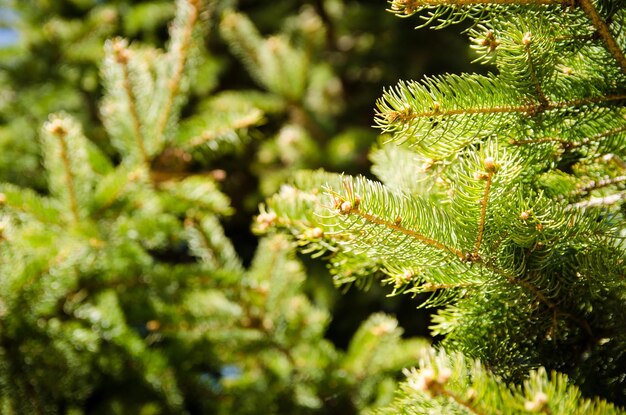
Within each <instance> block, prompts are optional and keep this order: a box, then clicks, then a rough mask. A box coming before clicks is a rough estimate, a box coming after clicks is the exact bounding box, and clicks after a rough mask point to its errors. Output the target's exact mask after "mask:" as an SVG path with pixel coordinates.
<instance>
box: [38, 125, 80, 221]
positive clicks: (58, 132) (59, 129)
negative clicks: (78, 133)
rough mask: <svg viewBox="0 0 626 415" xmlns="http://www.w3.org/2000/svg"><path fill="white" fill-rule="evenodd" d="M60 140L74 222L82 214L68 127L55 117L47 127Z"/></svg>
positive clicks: (60, 150)
mask: <svg viewBox="0 0 626 415" xmlns="http://www.w3.org/2000/svg"><path fill="white" fill-rule="evenodd" d="M45 128H46V129H47V131H49V132H50V133H51V134H52V135H53V136H54V137H56V138H57V140H58V142H59V156H60V158H61V162H62V164H63V168H64V170H65V172H64V174H65V185H66V186H67V195H68V200H69V204H70V212H71V213H72V220H73V221H74V223H78V222H79V220H80V214H79V212H78V200H77V198H76V189H75V187H74V174H73V172H72V166H71V163H70V159H69V149H68V146H67V142H66V137H67V133H68V131H67V128H66V127H65V126H64V125H63V121H62V120H61V119H60V118H54V119H53V120H51V121H50V122H49V123H48V124H47V125H46V127H45Z"/></svg>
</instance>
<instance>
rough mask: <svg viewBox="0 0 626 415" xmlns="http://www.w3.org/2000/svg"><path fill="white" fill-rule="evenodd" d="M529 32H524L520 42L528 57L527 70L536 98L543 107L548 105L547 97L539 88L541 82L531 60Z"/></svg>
mask: <svg viewBox="0 0 626 415" xmlns="http://www.w3.org/2000/svg"><path fill="white" fill-rule="evenodd" d="M531 42H532V40H531V34H530V33H526V35H524V38H523V39H522V43H523V44H524V49H525V51H526V58H527V59H528V70H529V71H530V79H531V81H532V83H533V84H534V85H535V92H536V93H537V99H539V102H540V103H541V105H542V106H543V107H547V106H548V98H546V96H545V94H544V93H543V90H542V89H541V83H540V82H539V78H537V73H536V71H535V65H534V62H533V56H532V53H531V50H530V45H531Z"/></svg>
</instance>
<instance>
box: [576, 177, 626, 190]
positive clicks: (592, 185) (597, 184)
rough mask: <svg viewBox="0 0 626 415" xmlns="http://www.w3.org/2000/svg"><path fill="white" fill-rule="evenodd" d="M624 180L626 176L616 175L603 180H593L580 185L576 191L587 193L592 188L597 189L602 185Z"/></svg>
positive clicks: (625, 180)
mask: <svg viewBox="0 0 626 415" xmlns="http://www.w3.org/2000/svg"><path fill="white" fill-rule="evenodd" d="M623 182H626V176H617V177H613V178H610V179H605V180H598V181H594V182H591V183H589V184H586V185H585V186H582V187H581V188H580V189H579V190H578V191H577V193H585V194H586V193H589V192H591V191H592V190H597V189H601V188H603V187H607V186H612V185H614V184H619V183H623Z"/></svg>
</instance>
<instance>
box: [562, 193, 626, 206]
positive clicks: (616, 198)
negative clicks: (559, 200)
mask: <svg viewBox="0 0 626 415" xmlns="http://www.w3.org/2000/svg"><path fill="white" fill-rule="evenodd" d="M622 200H626V192H620V193H615V194H612V195H609V196H604V197H592V198H591V199H589V200H585V201H582V202H578V203H575V204H573V205H569V207H570V208H576V209H586V208H590V207H605V206H612V205H615V204H616V203H619V202H621V201H622Z"/></svg>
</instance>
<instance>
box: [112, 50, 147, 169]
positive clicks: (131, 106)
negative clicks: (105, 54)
mask: <svg viewBox="0 0 626 415" xmlns="http://www.w3.org/2000/svg"><path fill="white" fill-rule="evenodd" d="M113 52H114V53H115V58H116V60H117V62H118V63H119V64H120V66H121V68H122V76H123V78H124V79H123V84H124V90H125V91H126V95H127V96H128V111H129V112H130V118H131V120H132V123H133V129H134V130H135V140H136V142H137V148H138V149H139V154H140V156H141V160H142V161H143V163H144V165H145V166H150V158H149V157H148V153H147V152H146V147H145V145H144V142H145V140H144V137H143V134H142V132H141V121H140V120H139V113H138V112H137V97H136V96H135V92H134V91H133V87H132V84H131V82H130V73H129V70H128V61H129V58H130V56H129V54H130V52H129V51H128V50H127V49H126V48H125V47H124V44H123V43H122V42H121V41H119V40H118V41H116V42H114V43H113Z"/></svg>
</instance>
